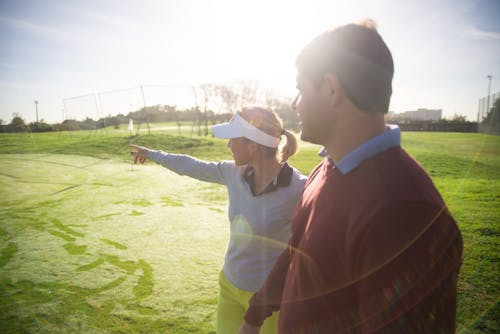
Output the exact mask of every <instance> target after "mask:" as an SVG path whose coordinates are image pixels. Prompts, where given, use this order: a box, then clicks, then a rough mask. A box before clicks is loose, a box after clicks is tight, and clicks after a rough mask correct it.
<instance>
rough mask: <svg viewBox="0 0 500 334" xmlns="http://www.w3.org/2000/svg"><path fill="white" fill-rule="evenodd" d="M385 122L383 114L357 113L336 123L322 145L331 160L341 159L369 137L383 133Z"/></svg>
mask: <svg viewBox="0 0 500 334" xmlns="http://www.w3.org/2000/svg"><path fill="white" fill-rule="evenodd" d="M385 131H386V124H385V120H384V117H383V114H377V115H370V114H363V113H361V114H359V115H358V116H356V117H352V118H349V119H347V120H346V121H345V122H343V123H342V124H337V126H336V127H335V129H333V131H332V136H331V137H330V138H328V140H327V142H325V143H324V144H323V145H324V146H325V148H326V149H327V151H328V155H329V156H330V157H331V158H332V159H333V161H336V162H338V161H340V160H342V159H343V158H344V157H345V156H346V155H347V154H349V153H350V152H352V151H353V150H354V149H356V148H357V147H358V146H360V145H362V144H363V143H366V142H367V141H369V140H370V139H372V138H374V137H376V136H378V135H380V134H382V133H384V132H385Z"/></svg>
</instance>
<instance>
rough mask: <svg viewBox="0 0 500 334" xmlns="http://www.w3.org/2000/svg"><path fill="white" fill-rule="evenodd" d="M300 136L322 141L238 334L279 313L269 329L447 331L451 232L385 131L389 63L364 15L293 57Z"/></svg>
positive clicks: (456, 244) (454, 258)
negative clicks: (281, 248) (284, 237)
mask: <svg viewBox="0 0 500 334" xmlns="http://www.w3.org/2000/svg"><path fill="white" fill-rule="evenodd" d="M297 69H298V75H297V88H298V90H299V95H298V96H297V98H296V99H295V100H294V102H293V104H292V107H293V108H295V109H296V110H297V112H298V114H299V116H300V120H301V129H302V134H301V136H302V139H304V140H307V141H309V142H312V143H317V144H321V145H323V146H324V147H325V149H326V152H327V157H326V158H325V160H324V161H323V162H322V163H321V164H320V165H318V166H317V167H316V168H315V169H314V170H313V172H312V173H311V175H310V177H309V180H308V182H307V184H306V187H305V189H304V193H303V195H302V198H301V199H300V200H299V202H298V205H297V208H296V213H295V216H294V219H293V222H292V237H291V239H290V241H289V247H288V250H287V251H285V252H283V253H282V255H281V256H280V257H279V258H278V260H277V262H276V264H275V266H274V268H273V270H272V271H271V273H270V275H269V276H268V278H267V280H266V282H265V283H264V284H263V286H262V287H261V288H260V290H259V291H258V292H257V293H256V294H255V295H254V296H253V297H252V299H251V300H250V306H249V309H248V311H247V312H246V314H245V322H244V323H243V325H242V327H241V328H240V333H258V332H259V326H260V325H261V323H262V321H263V319H265V318H266V317H268V316H269V315H270V314H271V313H272V312H274V311H277V310H280V320H279V332H280V333H287V334H289V333H452V332H454V330H455V315H456V293H457V285H456V284H457V275H458V272H459V269H460V264H461V259H462V240H461V236H460V232H459V230H458V228H457V225H456V223H455V221H454V220H453V218H452V217H451V215H450V213H449V212H448V209H447V208H446V205H445V204H444V202H443V200H442V198H441V196H440V195H439V193H438V191H437V190H436V188H435V187H434V185H433V183H432V181H431V179H430V178H429V176H428V175H427V174H426V173H425V171H424V170H423V169H422V167H420V165H419V164H418V163H417V162H415V161H414V160H413V159H412V158H411V157H410V156H409V155H408V154H407V153H406V152H405V151H404V150H403V149H402V148H401V147H400V130H399V128H397V127H394V126H387V125H386V124H385V120H384V114H385V113H387V111H388V108H389V101H390V96H391V93H392V77H393V72H394V65H393V61H392V55H391V53H390V51H389V49H388V47H387V46H386V44H385V42H384V41H383V40H382V38H381V36H380V35H379V34H378V32H377V30H376V28H375V25H374V23H373V22H372V21H366V22H363V23H360V24H348V25H345V26H341V27H338V28H336V29H334V30H331V31H327V32H325V33H323V34H321V35H319V36H318V37H317V38H315V39H314V40H313V41H311V42H310V43H309V45H307V46H306V47H305V48H304V49H303V50H302V52H301V53H300V54H299V56H298V58H297Z"/></svg>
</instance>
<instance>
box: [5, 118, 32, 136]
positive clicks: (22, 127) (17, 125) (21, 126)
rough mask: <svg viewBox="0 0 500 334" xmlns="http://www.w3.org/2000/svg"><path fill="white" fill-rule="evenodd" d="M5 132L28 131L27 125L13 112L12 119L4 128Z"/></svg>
mask: <svg viewBox="0 0 500 334" xmlns="http://www.w3.org/2000/svg"><path fill="white" fill-rule="evenodd" d="M6 131H7V132H28V131H29V127H28V126H27V125H26V123H24V120H23V119H22V118H21V116H19V115H18V114H14V117H13V118H12V121H11V122H10V124H9V125H7V128H6Z"/></svg>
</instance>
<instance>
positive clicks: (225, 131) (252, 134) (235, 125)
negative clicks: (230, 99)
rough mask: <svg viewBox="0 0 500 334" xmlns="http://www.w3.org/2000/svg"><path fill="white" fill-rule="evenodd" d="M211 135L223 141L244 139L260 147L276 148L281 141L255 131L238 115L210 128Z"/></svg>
mask: <svg viewBox="0 0 500 334" xmlns="http://www.w3.org/2000/svg"><path fill="white" fill-rule="evenodd" d="M212 133H213V135H214V136H215V137H217V138H224V139H230V138H239V137H245V138H248V139H250V140H253V141H254V142H256V143H259V144H261V145H264V146H267V147H273V148H274V147H278V145H279V143H280V140H281V138H276V137H273V136H270V135H268V134H267V133H265V132H264V131H261V130H259V129H257V128H256V127H255V126H253V125H252V124H250V123H248V122H247V121H246V120H245V119H244V118H243V117H241V116H240V115H239V114H238V113H236V114H234V116H233V118H231V120H230V121H229V122H228V123H223V124H217V125H214V126H212Z"/></svg>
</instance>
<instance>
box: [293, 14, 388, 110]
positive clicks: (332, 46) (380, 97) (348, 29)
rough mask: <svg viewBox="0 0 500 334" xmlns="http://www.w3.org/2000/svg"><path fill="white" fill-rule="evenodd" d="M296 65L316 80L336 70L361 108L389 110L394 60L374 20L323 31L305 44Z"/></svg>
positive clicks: (305, 74)
mask: <svg viewBox="0 0 500 334" xmlns="http://www.w3.org/2000/svg"><path fill="white" fill-rule="evenodd" d="M296 65H297V68H298V69H299V70H300V71H301V73H302V74H303V75H304V76H305V77H307V78H309V79H311V80H313V82H315V83H316V84H319V83H320V82H321V80H322V79H323V76H324V74H325V73H328V72H330V73H333V74H334V75H335V76H336V77H337V79H338V80H339V82H340V84H341V85H342V87H343V88H344V90H345V92H346V93H347V96H348V97H349V99H350V100H351V101H352V102H353V103H354V104H355V105H356V106H357V107H358V108H360V109H361V110H362V111H365V112H383V113H386V112H387V111H388V110H389V102H390V99H391V94H392V77H393V74H394V63H393V60H392V55H391V51H389V48H388V47H387V45H386V44H385V42H384V40H383V39H382V37H381V36H380V35H379V33H378V31H377V29H376V26H375V23H374V22H373V21H371V20H366V21H364V22H361V23H359V24H347V25H344V26H340V27H338V28H335V29H333V30H329V31H326V32H324V33H322V34H321V35H319V36H318V37H316V38H315V39H313V40H312V41H311V42H310V43H309V44H308V45H306V46H305V47H304V49H303V50H302V51H301V53H300V54H299V55H298V57H297V60H296Z"/></svg>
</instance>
